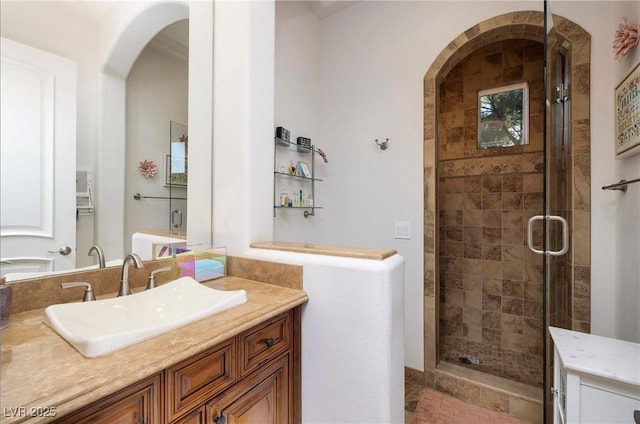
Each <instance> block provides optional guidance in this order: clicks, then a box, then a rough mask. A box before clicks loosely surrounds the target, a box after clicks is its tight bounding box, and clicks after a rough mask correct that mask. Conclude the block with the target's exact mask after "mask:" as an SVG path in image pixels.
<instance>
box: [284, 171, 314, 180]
mask: <svg viewBox="0 0 640 424" xmlns="http://www.w3.org/2000/svg"><path fill="white" fill-rule="evenodd" d="M273 173H274V174H275V175H280V176H283V177H290V178H298V179H301V180H309V181H322V179H320V178H313V177H304V176H302V175H295V174H287V173H286V172H280V171H273Z"/></svg>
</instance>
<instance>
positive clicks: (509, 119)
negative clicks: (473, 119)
mask: <svg viewBox="0 0 640 424" xmlns="http://www.w3.org/2000/svg"><path fill="white" fill-rule="evenodd" d="M478 106H479V107H478V114H479V116H478V148H479V149H493V148H496V147H512V146H522V145H524V144H529V137H528V130H529V122H528V121H529V87H528V85H527V83H526V82H523V83H520V84H511V85H507V86H503V87H498V88H492V89H490V90H481V91H479V92H478Z"/></svg>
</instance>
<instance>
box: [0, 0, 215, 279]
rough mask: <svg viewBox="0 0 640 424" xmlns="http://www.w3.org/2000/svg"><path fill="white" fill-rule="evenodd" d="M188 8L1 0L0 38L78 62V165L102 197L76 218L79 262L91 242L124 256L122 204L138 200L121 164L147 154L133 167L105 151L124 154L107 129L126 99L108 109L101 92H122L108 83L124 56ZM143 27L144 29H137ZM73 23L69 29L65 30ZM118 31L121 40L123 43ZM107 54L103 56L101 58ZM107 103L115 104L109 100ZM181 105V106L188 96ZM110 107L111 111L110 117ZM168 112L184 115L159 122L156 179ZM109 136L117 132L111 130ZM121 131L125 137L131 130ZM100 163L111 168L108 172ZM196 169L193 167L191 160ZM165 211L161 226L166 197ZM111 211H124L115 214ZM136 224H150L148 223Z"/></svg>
mask: <svg viewBox="0 0 640 424" xmlns="http://www.w3.org/2000/svg"><path fill="white" fill-rule="evenodd" d="M188 14H189V6H185V5H184V4H168V3H163V4H160V3H158V2H149V3H145V4H144V5H135V4H133V3H130V2H110V1H103V2H66V1H51V2H11V1H9V2H2V14H1V15H2V25H1V30H2V36H3V37H6V38H10V39H13V40H16V41H18V42H20V43H23V44H25V45H28V46H33V47H35V48H37V49H40V50H43V51H47V52H51V53H53V54H55V55H59V56H63V57H66V58H69V59H71V60H73V61H75V62H76V64H77V69H78V72H77V75H78V77H77V84H78V103H77V146H76V150H77V161H76V168H77V169H89V170H93V190H94V193H93V194H94V195H96V196H103V197H102V198H101V199H97V201H96V203H95V213H94V215H93V216H91V217H90V219H87V217H86V216H80V217H78V219H77V220H76V224H77V225H76V227H77V228H76V232H77V238H76V261H75V262H76V267H78V268H81V267H85V266H87V265H91V264H93V263H96V260H95V258H94V257H90V256H88V250H89V247H90V246H91V245H93V244H95V243H97V244H99V245H101V246H104V247H105V254H106V256H107V262H109V261H110V260H117V259H118V258H121V257H122V255H123V250H124V252H128V251H129V250H130V249H131V247H130V246H131V238H130V234H129V233H128V232H127V231H126V230H125V225H124V223H125V221H126V218H125V217H124V215H125V211H124V210H125V209H126V207H125V206H124V203H127V202H129V201H131V202H135V200H134V199H133V196H132V195H131V196H127V195H126V193H125V192H124V191H125V190H126V187H127V186H128V183H129V182H128V181H127V180H125V177H124V174H125V166H127V168H126V172H128V173H137V165H138V163H139V162H140V161H141V160H142V159H144V158H142V159H138V158H136V159H138V160H137V162H136V165H135V167H134V168H133V169H131V167H130V166H129V165H128V164H127V165H126V164H125V163H124V162H123V161H119V160H115V161H114V160H113V159H107V158H105V155H104V152H105V151H107V152H110V151H109V149H112V150H111V151H116V150H118V151H120V152H121V153H120V155H121V157H123V158H124V157H125V155H124V146H123V147H119V146H118V144H119V143H120V141H119V135H120V134H121V132H120V131H119V130H118V129H117V128H116V130H115V131H112V134H109V130H110V129H111V128H114V127H113V126H112V125H111V123H112V122H116V123H118V124H120V120H123V117H122V115H123V111H124V110H125V104H124V102H123V103H122V104H121V105H118V103H113V107H107V108H105V107H104V105H105V101H104V98H105V97H107V98H108V99H109V100H110V99H113V98H116V99H117V98H118V97H119V96H121V95H120V94H119V93H116V94H115V95H114V94H113V93H114V90H113V87H114V86H113V85H111V86H110V84H112V83H113V82H115V83H116V84H119V81H126V79H122V80H116V79H114V78H113V77H112V76H115V77H116V78H120V76H121V75H127V72H126V71H127V70H128V68H127V64H126V62H127V61H131V62H132V61H135V60H136V57H137V55H138V54H139V52H140V51H141V49H142V46H143V45H144V43H146V41H148V40H150V39H151V38H152V36H153V34H154V33H157V31H158V30H159V28H161V27H159V26H158V25H159V24H158V22H165V23H164V25H168V24H170V23H171V22H176V21H177V20H179V19H185V18H188ZM114 18H115V19H114ZM145 22H146V23H145ZM133 26H136V28H133ZM141 26H143V27H144V30H141ZM154 27H155V28H156V29H154V30H153V33H151V32H150V29H151V28H154ZM71 28H73V31H71V30H70V29H71ZM145 31H146V33H145ZM187 31H188V30H187ZM131 37H137V39H135V40H133V41H134V42H133V43H132V42H131V40H130V38H131ZM118 38H120V39H124V40H125V41H124V42H120V41H121V40H119V39H118ZM138 41H140V42H142V45H140V47H139V50H137V52H136V51H135V49H136V48H138V47H136V43H138ZM121 44H127V45H128V46H129V47H130V49H129V51H128V52H126V53H122V54H121V53H119V52H118V49H119V46H120V45H121ZM131 46H133V47H131ZM187 46H188V44H187ZM110 49H111V50H110ZM132 51H133V53H132ZM107 55H108V57H107ZM132 55H133V56H132ZM107 59H108V61H107V62H105V61H106V60H107ZM105 76H106V77H105ZM117 88H118V89H120V88H119V87H117ZM123 93H124V91H123ZM125 94H126V93H125ZM121 97H123V96H121ZM123 100H124V97H123ZM101 101H102V103H101ZM108 106H112V104H111V103H108ZM184 106H185V108H186V102H185V105H184ZM111 114H113V115H114V117H113V118H112V117H111ZM105 116H106V117H108V119H107V123H105ZM124 119H128V118H124ZM171 119H174V120H179V121H182V122H185V123H186V122H187V121H188V120H187V117H186V112H185V116H184V117H170V118H169V119H165V120H164V121H163V122H164V124H163V128H162V130H163V138H162V139H161V140H159V141H161V142H162V144H163V151H162V152H159V157H158V159H157V162H156V163H157V164H158V170H159V171H160V172H159V174H160V175H159V177H158V178H157V179H158V180H161V181H163V180H164V176H163V175H162V174H161V172H162V168H163V165H164V162H163V161H164V155H165V154H168V153H169V151H168V148H167V139H168V137H169V122H170V120H171ZM101 126H102V128H101ZM105 129H106V130H105ZM122 133H124V131H123V132H122ZM111 135H115V137H110V136H111ZM126 138H127V139H128V138H129V135H128V134H127V136H126ZM127 144H128V140H127ZM104 146H107V147H104ZM116 157H117V156H116ZM114 163H115V164H117V165H116V166H117V167H116V168H115V172H114V171H113V164H114ZM105 164H108V165H105ZM118 167H120V168H118ZM105 169H109V170H108V171H105ZM120 169H121V170H122V171H120ZM193 169H195V168H193V167H192V170H193ZM73 171H74V172H75V170H73ZM105 172H106V174H105ZM111 180H113V181H111ZM165 190H166V191H167V193H168V191H169V190H170V189H169V188H165ZM181 190H182V191H183V192H184V193H185V194H184V196H183V197H185V198H186V191H187V190H186V188H182V189H181ZM208 191H210V188H209V189H208ZM143 194H145V193H144V192H143ZM105 196H106V197H105ZM165 196H166V194H165ZM181 197H182V196H181ZM196 197H197V196H196ZM111 198H113V199H116V198H117V199H118V200H117V201H116V202H115V203H116V204H115V205H114V204H112V203H111V202H110V201H109V200H110V199H111ZM129 199H131V200H129ZM185 203H186V202H185ZM120 205H122V206H120ZM104 207H107V208H109V207H110V208H111V209H108V210H107V212H101V209H100V208H104ZM185 209H186V206H185ZM164 210H165V212H164V221H163V224H162V228H164V229H166V228H167V227H168V225H167V223H168V221H169V216H170V213H169V202H168V201H165V205H164ZM113 211H116V212H118V214H122V216H118V214H115V215H114V214H113ZM104 223H107V224H108V225H104ZM139 228H149V227H148V225H145V226H141V227H139ZM112 234H113V235H114V236H112ZM122 240H124V242H122ZM111 246H114V247H111ZM120 246H122V247H120ZM54 269H55V268H54Z"/></svg>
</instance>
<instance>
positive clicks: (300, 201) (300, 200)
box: [298, 189, 304, 207]
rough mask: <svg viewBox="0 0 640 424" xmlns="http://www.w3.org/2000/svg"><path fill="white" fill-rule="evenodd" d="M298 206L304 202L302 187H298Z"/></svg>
mask: <svg viewBox="0 0 640 424" xmlns="http://www.w3.org/2000/svg"><path fill="white" fill-rule="evenodd" d="M298 206H300V207H302V206H304V203H303V201H302V189H300V196H299V197H298Z"/></svg>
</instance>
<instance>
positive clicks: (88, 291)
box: [60, 282, 96, 302]
mask: <svg viewBox="0 0 640 424" xmlns="http://www.w3.org/2000/svg"><path fill="white" fill-rule="evenodd" d="M60 287H62V288H63V289H69V288H71V287H84V297H83V298H82V301H83V302H91V301H92V300H96V296H95V295H94V294H93V287H91V284H89V283H85V282H73V283H61V284H60Z"/></svg>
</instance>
